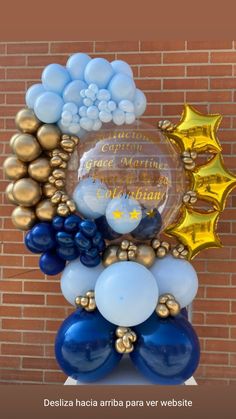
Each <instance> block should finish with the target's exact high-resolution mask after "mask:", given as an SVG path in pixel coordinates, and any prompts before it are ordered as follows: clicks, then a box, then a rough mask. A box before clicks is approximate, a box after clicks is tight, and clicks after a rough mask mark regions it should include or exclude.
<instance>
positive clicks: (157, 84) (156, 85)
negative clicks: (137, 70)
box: [136, 78, 161, 91]
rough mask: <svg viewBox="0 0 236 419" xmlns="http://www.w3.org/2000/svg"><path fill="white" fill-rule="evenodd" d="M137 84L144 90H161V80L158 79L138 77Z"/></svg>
mask: <svg viewBox="0 0 236 419" xmlns="http://www.w3.org/2000/svg"><path fill="white" fill-rule="evenodd" d="M136 86H137V87H138V88H139V89H142V90H144V91H146V90H160V89H161V81H160V80H156V79H151V78H148V79H138V80H136Z"/></svg>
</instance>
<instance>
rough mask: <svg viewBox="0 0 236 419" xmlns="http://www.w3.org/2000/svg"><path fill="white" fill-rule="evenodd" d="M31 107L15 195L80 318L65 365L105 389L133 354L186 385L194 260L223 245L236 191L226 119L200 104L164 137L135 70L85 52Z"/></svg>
mask: <svg viewBox="0 0 236 419" xmlns="http://www.w3.org/2000/svg"><path fill="white" fill-rule="evenodd" d="M26 104H27V108H25V109H22V110H21V111H19V112H18V113H17V115H16V126H17V128H18V130H19V131H18V133H17V134H15V135H14V136H13V137H12V138H11V140H10V145H11V147H12V150H13V153H14V155H12V156H11V157H8V158H7V159H6V160H5V162H4V169H5V174H6V176H7V177H8V178H9V179H10V180H11V181H12V183H10V184H9V185H8V187H7V191H6V193H7V196H8V198H9V200H10V202H11V203H13V204H15V205H16V208H15V209H14V211H13V213H12V220H13V223H14V224H15V226H16V227H17V228H19V229H22V230H25V231H27V233H26V235H25V245H26V247H27V248H28V249H29V250H30V251H31V252H33V253H38V254H40V258H39V266H40V269H41V270H42V272H43V273H45V274H46V275H56V274H58V273H60V272H62V276H61V290H62V293H63V295H64V297H65V299H66V300H67V301H68V302H69V303H70V304H72V305H74V306H75V311H74V312H73V314H71V315H70V316H69V317H68V318H67V319H66V320H65V321H64V322H63V324H62V326H61V327H60V329H59V331H58V334H57V338H56V344H55V352H56V358H57V361H58V363H59V365H60V367H61V368H62V370H63V371H64V372H65V373H66V374H67V375H68V376H70V377H72V378H74V379H76V380H79V381H80V382H96V381H98V380H100V379H101V378H103V377H104V376H106V375H107V374H109V373H110V372H111V371H112V370H113V369H114V368H115V367H116V366H117V364H118V363H119V361H120V360H121V358H122V356H123V355H125V354H129V356H130V359H131V360H132V362H133V363H134V365H135V366H136V367H137V369H138V370H139V371H140V372H141V373H142V374H143V375H144V376H145V377H146V378H147V379H148V380H149V381H150V382H151V383H156V384H162V385H166V384H167V385H168V384H169V385H170V384H171V385H173V384H182V383H184V381H185V380H187V379H188V378H189V377H191V376H192V374H193V373H194V371H195V370H196V368H197V366H198V363H199V356H200V349H199V342H198V338H197V335H196V333H195V331H194V329H193V327H192V326H191V324H190V323H189V321H188V319H187V315H186V309H185V308H186V307H187V306H188V305H189V304H191V302H192V301H193V299H194V297H195V295H196V293H197V290H198V278H197V274H196V271H195V270H194V268H193V266H192V265H191V263H190V260H191V259H192V258H193V257H194V256H195V255H197V253H198V252H199V251H201V250H202V249H205V248H208V247H216V246H220V240H219V238H218V236H217V234H216V231H215V230H216V225H217V220H218V217H219V214H220V212H221V211H222V210H223V209H224V205H225V201H226V198H227V195H228V194H229V192H230V191H231V190H232V189H233V187H234V186H235V185H236V177H235V176H234V175H233V174H231V173H229V172H228V171H227V169H226V168H225V167H224V163H223V159H222V156H221V146H220V144H219V142H218V139H217V137H216V131H217V128H218V125H219V123H220V119H221V117H220V116H219V115H203V114H200V113H199V112H198V111H196V110H195V109H193V108H192V107H191V106H188V105H186V106H185V109H184V113H183V116H182V119H181V121H180V123H179V124H177V125H174V124H172V123H171V122H169V121H160V122H159V124H158V128H159V129H158V130H156V129H155V128H153V127H152V126H149V125H148V124H146V123H144V122H140V121H138V120H137V118H138V117H140V116H141V115H142V114H143V113H144V111H145V108H146V98H145V95H144V93H143V92H142V91H140V90H139V89H137V88H136V85H135V82H134V79H133V73H132V70H131V68H130V66H129V65H128V64H127V63H125V62H124V61H120V60H116V61H113V62H111V63H109V62H108V61H107V60H105V59H103V58H94V59H91V58H90V57H89V56H88V55H86V54H82V53H78V54H74V55H72V56H71V57H70V58H69V60H68V61H67V64H66V67H63V66H61V65H58V64H50V65H48V66H47V67H46V68H45V69H44V70H43V73H42V83H40V84H35V85H33V86H31V87H30V88H29V89H28V91H27V93H26ZM203 152H204V156H205V162H204V164H201V165H199V164H197V157H198V153H203ZM206 152H207V153H208V154H206ZM209 153H211V154H209ZM210 155H211V157H209V156H210ZM186 185H188V186H186ZM198 200H204V201H206V202H208V203H209V204H210V205H211V206H212V208H208V209H207V210H205V211H203V210H202V209H200V208H196V207H193V206H194V205H195V204H196V203H197V201H198ZM160 233H165V234H166V236H168V237H170V236H172V237H175V238H176V239H177V244H172V248H171V244H170V243H169V242H168V241H167V240H166V239H165V240H163V239H160Z"/></svg>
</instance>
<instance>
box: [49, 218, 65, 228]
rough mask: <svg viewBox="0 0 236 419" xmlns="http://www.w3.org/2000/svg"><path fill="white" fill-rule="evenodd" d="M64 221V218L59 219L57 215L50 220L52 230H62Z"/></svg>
mask: <svg viewBox="0 0 236 419" xmlns="http://www.w3.org/2000/svg"><path fill="white" fill-rule="evenodd" d="M64 221H65V218H64V217H61V216H60V215H57V216H56V217H54V218H53V220H52V225H53V228H54V229H55V230H56V231H60V230H63V228H64Z"/></svg>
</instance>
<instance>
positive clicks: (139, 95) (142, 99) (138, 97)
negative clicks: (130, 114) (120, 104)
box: [134, 89, 147, 117]
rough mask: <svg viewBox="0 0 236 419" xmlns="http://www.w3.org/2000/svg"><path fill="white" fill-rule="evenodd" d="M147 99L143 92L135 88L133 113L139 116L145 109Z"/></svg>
mask: <svg viewBox="0 0 236 419" xmlns="http://www.w3.org/2000/svg"><path fill="white" fill-rule="evenodd" d="M146 106H147V99H146V96H145V94H144V93H143V92H142V90H140V89H136V92H135V96H134V113H135V115H136V116H137V117H139V116H141V115H142V114H143V113H144V112H145V109H146Z"/></svg>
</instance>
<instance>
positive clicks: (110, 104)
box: [107, 100, 116, 112]
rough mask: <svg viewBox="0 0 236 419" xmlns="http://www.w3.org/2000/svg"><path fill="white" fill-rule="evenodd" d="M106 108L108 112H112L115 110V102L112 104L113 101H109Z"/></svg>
mask: <svg viewBox="0 0 236 419" xmlns="http://www.w3.org/2000/svg"><path fill="white" fill-rule="evenodd" d="M107 107H108V109H109V111H111V112H113V111H114V110H115V109H116V102H114V100H109V102H108V104H107Z"/></svg>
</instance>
